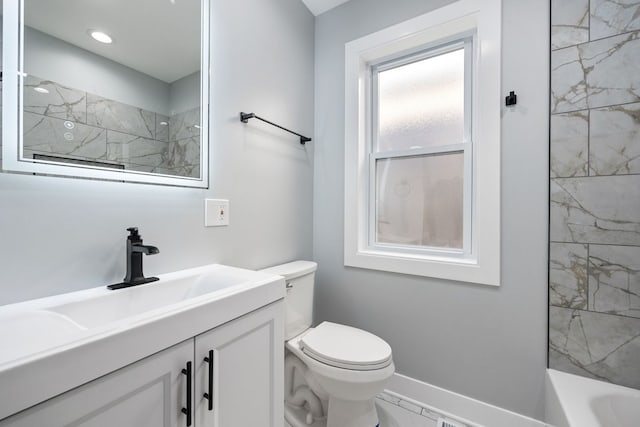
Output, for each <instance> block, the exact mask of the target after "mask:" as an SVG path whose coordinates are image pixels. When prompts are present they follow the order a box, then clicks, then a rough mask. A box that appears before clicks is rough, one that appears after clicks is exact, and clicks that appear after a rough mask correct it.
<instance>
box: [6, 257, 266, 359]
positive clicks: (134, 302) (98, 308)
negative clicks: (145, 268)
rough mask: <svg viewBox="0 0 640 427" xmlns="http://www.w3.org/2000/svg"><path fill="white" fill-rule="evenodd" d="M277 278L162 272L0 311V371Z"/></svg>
mask: <svg viewBox="0 0 640 427" xmlns="http://www.w3.org/2000/svg"><path fill="white" fill-rule="evenodd" d="M273 277H274V276H272V275H268V274H265V273H261V272H257V271H251V270H245V269H240V268H234V267H228V266H225V265H219V264H213V265H209V266H205V267H198V268H192V269H189V270H183V271H178V272H175V273H168V274H164V275H161V276H159V279H160V280H158V281H156V282H151V283H147V284H144V285H138V286H133V287H129V288H123V289H117V290H108V289H107V288H106V286H101V287H99V288H93V289H88V290H85V291H79V292H72V293H69V294H63V295H56V296H53V297H48V298H43V299H40V300H34V301H28V302H26V303H20V304H14V305H10V306H4V307H0V342H1V343H2V351H0V372H2V370H3V367H5V366H4V365H6V364H8V363H9V364H13V363H10V362H15V361H19V359H21V358H28V357H30V356H33V355H38V353H43V352H45V353H46V352H51V351H52V350H55V348H56V347H60V346H65V345H66V346H69V345H70V344H72V343H74V342H76V341H82V340H86V339H87V338H88V337H89V338H90V337H93V336H95V335H99V334H102V335H104V334H105V333H109V332H110V331H113V330H116V329H118V330H125V329H127V328H129V327H131V326H132V325H135V324H139V323H144V322H149V321H153V320H154V319H157V318H160V317H167V316H169V315H172V314H175V313H179V312H181V311H185V310H187V309H189V307H192V306H197V305H202V304H203V303H206V302H207V301H210V300H212V299H220V298H222V297H223V296H224V295H227V294H230V293H237V292H240V291H242V290H243V289H247V288H251V287H255V286H257V285H260V284H263V283H266V282H270V281H273Z"/></svg>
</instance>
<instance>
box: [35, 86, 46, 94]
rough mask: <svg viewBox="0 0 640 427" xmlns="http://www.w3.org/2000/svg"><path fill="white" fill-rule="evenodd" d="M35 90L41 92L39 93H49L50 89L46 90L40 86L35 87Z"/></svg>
mask: <svg viewBox="0 0 640 427" xmlns="http://www.w3.org/2000/svg"><path fill="white" fill-rule="evenodd" d="M33 90H35V91H36V92H39V93H49V90H48V89H45V88H43V87H40V86H38V87H34V88H33Z"/></svg>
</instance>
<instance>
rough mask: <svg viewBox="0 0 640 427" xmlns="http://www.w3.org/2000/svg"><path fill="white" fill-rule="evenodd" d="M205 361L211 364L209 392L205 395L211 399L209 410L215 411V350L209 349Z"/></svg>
mask: <svg viewBox="0 0 640 427" xmlns="http://www.w3.org/2000/svg"><path fill="white" fill-rule="evenodd" d="M204 361H205V362H207V363H208V364H209V392H208V393H205V394H204V395H203V396H204V398H205V399H207V400H208V401H209V410H210V411H213V350H209V356H208V357H205V358H204Z"/></svg>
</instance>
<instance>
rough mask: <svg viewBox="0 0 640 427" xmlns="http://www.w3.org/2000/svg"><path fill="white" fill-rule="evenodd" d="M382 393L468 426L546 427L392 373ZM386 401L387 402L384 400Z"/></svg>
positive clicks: (526, 418)
mask: <svg viewBox="0 0 640 427" xmlns="http://www.w3.org/2000/svg"><path fill="white" fill-rule="evenodd" d="M385 393H387V394H389V395H392V396H395V397H396V398H397V399H398V400H400V402H398V403H397V404H398V406H408V405H403V403H402V401H404V402H408V403H409V404H411V405H417V406H420V407H421V408H424V411H423V414H426V413H428V412H431V413H436V414H441V415H443V416H445V417H447V418H451V419H453V420H457V421H460V422H462V423H464V424H466V425H468V426H469V427H547V424H545V423H543V422H542V421H538V420H535V419H533V418H529V417H525V416H524V415H520V414H517V413H515V412H512V411H508V410H506V409H503V408H499V407H497V406H494V405H491V404H488V403H485V402H481V401H479V400H476V399H473V398H471V397H467V396H463V395H461V394H458V393H454V392H452V391H449V390H445V389H443V388H440V387H436V386H434V385H431V384H427V383H424V382H422V381H418V380H415V379H413V378H410V377H407V376H404V375H401V374H397V373H396V374H394V375H393V377H392V378H391V379H390V380H389V384H388V385H387V389H386V390H385ZM385 400H387V399H385Z"/></svg>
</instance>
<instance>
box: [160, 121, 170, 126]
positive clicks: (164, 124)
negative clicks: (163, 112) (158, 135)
mask: <svg viewBox="0 0 640 427" xmlns="http://www.w3.org/2000/svg"><path fill="white" fill-rule="evenodd" d="M168 125H169V123H167V122H160V126H168Z"/></svg>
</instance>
